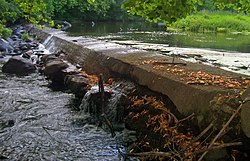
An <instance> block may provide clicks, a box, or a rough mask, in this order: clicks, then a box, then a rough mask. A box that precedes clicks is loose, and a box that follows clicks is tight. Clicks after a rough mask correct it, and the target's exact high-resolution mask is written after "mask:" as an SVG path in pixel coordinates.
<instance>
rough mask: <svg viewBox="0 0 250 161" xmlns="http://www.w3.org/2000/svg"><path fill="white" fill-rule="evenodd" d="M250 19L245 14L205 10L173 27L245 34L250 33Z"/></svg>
mask: <svg viewBox="0 0 250 161" xmlns="http://www.w3.org/2000/svg"><path fill="white" fill-rule="evenodd" d="M249 22H250V18H249V16H247V15H244V14H236V13H233V12H225V11H224V12H223V11H213V12H211V11H206V10H203V11H201V12H199V13H197V14H194V15H189V16H187V17H186V18H183V19H180V20H178V21H177V22H174V23H173V24H172V26H173V27H174V28H177V29H179V30H182V31H191V32H217V33H219V32H245V33H248V32H249V31H250V25H249Z"/></svg>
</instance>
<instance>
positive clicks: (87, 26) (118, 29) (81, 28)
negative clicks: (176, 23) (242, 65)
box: [67, 21, 250, 53]
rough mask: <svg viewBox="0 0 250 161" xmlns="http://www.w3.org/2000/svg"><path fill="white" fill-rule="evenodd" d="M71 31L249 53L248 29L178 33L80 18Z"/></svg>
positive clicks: (138, 24) (153, 26)
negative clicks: (82, 20)
mask: <svg viewBox="0 0 250 161" xmlns="http://www.w3.org/2000/svg"><path fill="white" fill-rule="evenodd" d="M67 32H68V33H69V35H74V36H80V35H84V36H94V37H98V38H105V39H110V40H120V41H121V40H122V41H124V40H130V41H131V40H133V41H140V42H144V43H153V44H164V45H168V46H169V47H183V48H203V49H212V50H217V51H234V52H242V53H250V35H249V33H237V32H234V33H192V32H184V33H176V32H172V33H171V32H166V27H164V26H158V25H157V24H152V23H147V22H143V21H140V22H80V21H75V22H73V23H72V27H71V28H69V29H68V30H67Z"/></svg>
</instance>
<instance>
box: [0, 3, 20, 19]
mask: <svg viewBox="0 0 250 161" xmlns="http://www.w3.org/2000/svg"><path fill="white" fill-rule="evenodd" d="M0 4H1V5H0V23H3V24H5V23H7V22H9V23H13V22H15V21H16V20H17V19H18V18H19V16H20V11H19V9H18V7H17V6H16V5H14V4H13V3H10V2H7V1H6V0H0Z"/></svg>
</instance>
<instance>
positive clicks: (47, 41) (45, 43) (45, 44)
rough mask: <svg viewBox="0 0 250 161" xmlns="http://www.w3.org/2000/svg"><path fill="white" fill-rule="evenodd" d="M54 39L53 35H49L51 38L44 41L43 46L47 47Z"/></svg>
mask: <svg viewBox="0 0 250 161" xmlns="http://www.w3.org/2000/svg"><path fill="white" fill-rule="evenodd" d="M52 37H53V34H51V35H49V36H48V37H47V38H46V39H45V40H44V42H43V45H44V46H47V45H48V43H49V41H50V40H51V38H52Z"/></svg>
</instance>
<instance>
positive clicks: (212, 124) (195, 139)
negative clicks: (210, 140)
mask: <svg viewBox="0 0 250 161" xmlns="http://www.w3.org/2000/svg"><path fill="white" fill-rule="evenodd" d="M213 126H214V122H211V123H210V124H209V125H208V126H207V127H206V129H204V130H203V131H202V132H201V133H200V134H199V135H198V136H197V137H195V138H194V139H193V140H192V141H191V142H190V143H189V144H188V145H187V146H186V147H185V148H184V149H182V150H181V152H185V151H186V150H187V149H188V148H189V147H190V146H192V145H193V143H195V142H196V141H198V140H199V139H200V138H201V137H202V136H203V135H204V134H206V133H207V132H208V131H209V130H210V129H211V128H212V127H213Z"/></svg>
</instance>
